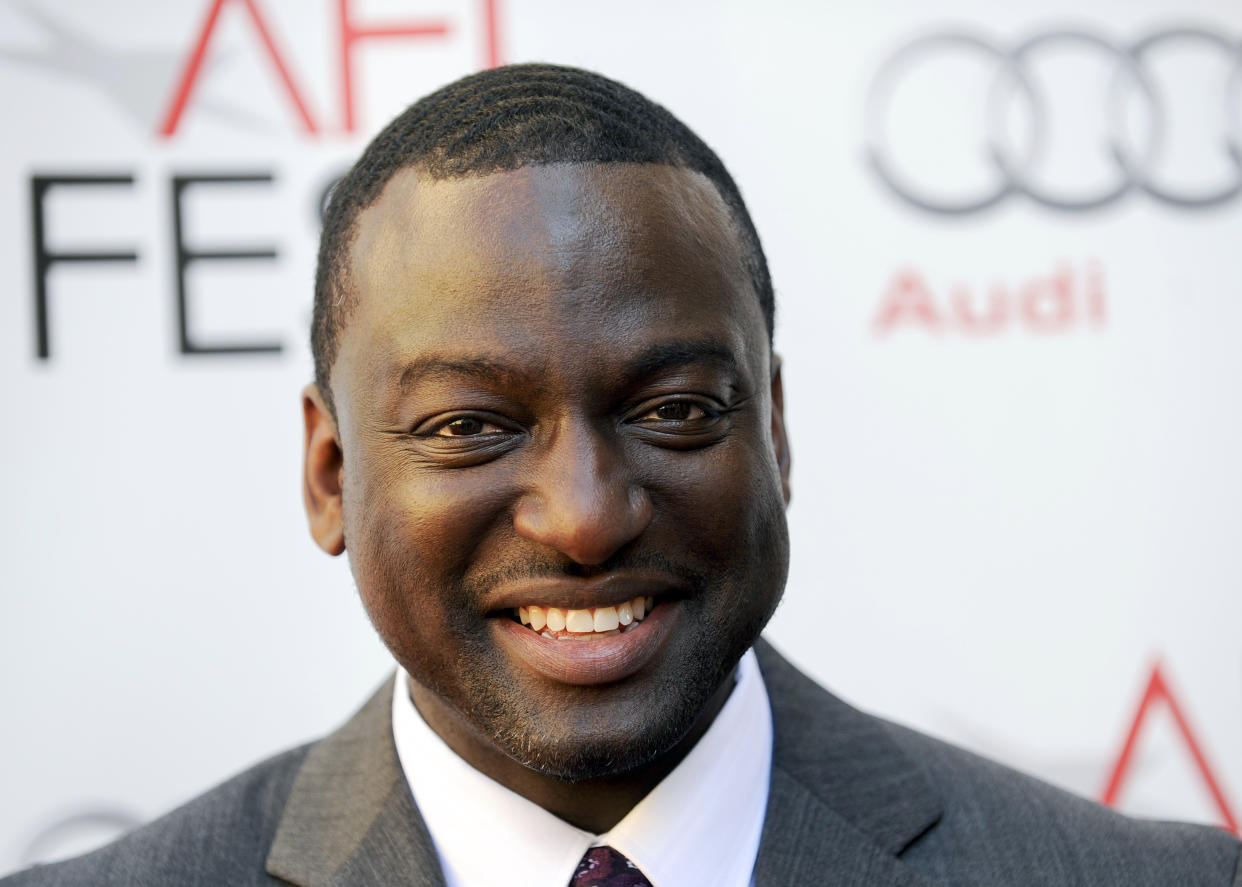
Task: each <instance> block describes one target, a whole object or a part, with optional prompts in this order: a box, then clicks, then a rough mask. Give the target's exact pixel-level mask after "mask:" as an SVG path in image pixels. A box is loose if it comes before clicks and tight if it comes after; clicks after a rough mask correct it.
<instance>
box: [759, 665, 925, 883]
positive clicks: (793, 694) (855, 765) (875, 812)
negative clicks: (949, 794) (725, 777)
mask: <svg viewBox="0 0 1242 887" xmlns="http://www.w3.org/2000/svg"><path fill="white" fill-rule="evenodd" d="M755 651H756V653H757V654H758V656H759V664H760V668H761V669H762V671H763V679H764V684H765V686H766V687H767V691H768V697H769V699H770V700H771V704H772V723H773V734H774V735H773V748H772V781H771V787H770V789H769V792H768V808H767V815H766V817H765V819H764V826H763V838H762V841H761V843H760V847H759V857H758V859H757V860H756V863H755V883H756V885H758V887H769V885H771V887H776V885H785V884H797V883H805V884H820V883H823V884H832V885H841V887H846V885H871V884H884V885H909V887H915V885H918V887H932V885H935V884H937V883H938V882H936V881H934V880H932V879H930V878H928V876H926V875H924V874H922V873H920V872H918V871H917V870H915V869H914V868H912V867H911V866H909V865H907V864H906V863H904V862H902V861H901V860H900V859H899V854H900V853H901V851H903V850H904V849H905V848H906V847H908V846H909V845H910V844H911V843H912V842H913V841H914V840H916V839H917V838H918V837H919V836H921V835H922V834H924V833H925V832H927V831H928V830H929V829H930V828H932V827H934V825H935V824H936V822H937V821H938V820H939V818H940V816H941V806H940V802H939V800H938V799H937V797H936V795H935V793H934V792H933V791H932V789H931V787H930V785H929V784H928V783H927V780H926V779H924V777H923V775H922V774H921V772H920V771H919V770H918V768H917V767H916V766H915V764H914V763H913V762H912V761H911V760H910V759H909V758H908V757H906V755H905V754H904V753H903V752H902V751H901V750H900V749H899V748H898V747H897V746H896V744H895V743H894V742H893V741H892V739H890V738H889V736H888V734H887V733H886V732H885V730H884V728H883V726H881V724H880V722H878V721H877V720H875V719H874V718H871V717H869V716H867V715H864V714H862V713H861V712H858V711H856V710H855V709H853V708H851V707H849V706H848V705H846V704H845V703H843V702H841V701H840V700H839V699H837V698H835V697H834V696H832V695H831V694H829V693H827V692H826V691H825V690H823V689H822V688H821V687H819V686H818V685H817V684H815V683H814V682H812V681H811V680H810V679H808V678H807V677H806V676H805V675H803V674H802V673H801V672H799V671H798V670H797V669H795V668H794V667H793V666H791V665H790V664H789V663H788V662H786V661H785V660H784V659H783V658H781V656H780V655H779V654H777V653H776V651H775V650H773V649H772V647H771V646H770V645H768V644H767V643H766V642H763V641H761V642H760V643H759V644H757V645H756V647H755Z"/></svg>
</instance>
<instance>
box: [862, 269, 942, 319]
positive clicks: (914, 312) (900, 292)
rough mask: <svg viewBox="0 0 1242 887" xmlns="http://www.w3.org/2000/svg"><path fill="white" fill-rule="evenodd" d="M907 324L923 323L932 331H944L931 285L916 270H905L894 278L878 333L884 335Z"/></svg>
mask: <svg viewBox="0 0 1242 887" xmlns="http://www.w3.org/2000/svg"><path fill="white" fill-rule="evenodd" d="M903 322H908V323H915V324H922V325H923V326H925V327H927V329H928V331H929V332H939V330H940V322H941V319H940V315H939V314H938V313H937V312H936V306H935V304H934V303H933V302H932V300H931V293H929V292H928V291H927V284H926V283H924V281H923V278H922V277H920V276H919V274H918V272H916V271H901V272H899V273H898V274H897V276H896V277H894V278H893V282H892V283H891V284H889V287H888V292H886V293H885V294H884V303H883V304H882V305H880V310H879V312H878V313H877V314H876V317H875V331H876V333H878V334H880V335H883V334H884V333H887V332H889V331H890V330H891V329H892V328H893V327H895V326H897V325H898V324H900V323H903Z"/></svg>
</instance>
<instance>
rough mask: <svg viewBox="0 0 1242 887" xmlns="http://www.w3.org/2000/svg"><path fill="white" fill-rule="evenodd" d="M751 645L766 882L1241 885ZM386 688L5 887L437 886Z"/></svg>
mask: <svg viewBox="0 0 1242 887" xmlns="http://www.w3.org/2000/svg"><path fill="white" fill-rule="evenodd" d="M756 649H757V652H758V654H759V662H760V666H761V668H762V670H763V676H764V681H765V683H766V685H767V689H768V695H769V697H770V698H771V700H772V716H773V723H774V726H775V746H774V749H773V761H772V780H771V792H770V795H769V798H768V811H767V818H766V820H765V822H764V827H763V838H762V842H761V844H760V848H759V857H758V860H757V861H756V864H755V882H756V884H758V885H759V887H787V885H819V884H825V885H833V887H849V885H888V887H898V885H902V887H948V885H978V887H1007V885H1032V887H1034V885H1048V887H1051V885H1058V887H1060V885H1082V887H1108V885H1117V887H1122V885H1124V887H1197V885H1204V887H1208V885H1211V887H1242V860H1240V856H1239V851H1240V849H1242V845H1240V844H1239V842H1238V841H1237V840H1236V839H1234V838H1233V837H1232V836H1230V835H1228V834H1226V833H1225V832H1223V831H1221V830H1219V829H1213V828H1207V827H1200V826H1189V825H1170V824H1155V823H1149V822H1141V821H1136V820H1131V819H1128V818H1126V817H1123V816H1120V815H1118V814H1116V813H1113V812H1111V811H1109V810H1106V809H1104V808H1102V807H1100V806H1098V805H1095V804H1092V803H1090V802H1088V801H1085V800H1082V799H1079V798H1076V797H1073V796H1071V795H1068V794H1066V793H1064V792H1061V791H1059V790H1057V789H1054V788H1051V787H1050V786H1048V785H1045V784H1043V783H1041V782H1038V781H1036V780H1034V779H1031V778H1029V777H1026V776H1023V775H1020V774H1018V773H1015V772H1014V771H1012V770H1008V769H1006V768H1004V767H1001V766H999V765H998V764H994V763H991V762H990V761H986V760H983V759H981V758H978V757H975V756H974V755H971V754H969V753H967V752H964V751H961V750H959V749H956V748H953V747H951V746H948V745H945V744H943V743H941V742H937V741H935V740H933V739H929V738H928V737H926V736H922V735H920V734H918V733H915V732H913V731H910V730H907V729H904V728H902V727H898V726H895V725H893V724H889V723H886V722H884V721H880V720H877V719H875V718H873V717H870V716H868V715H865V714H862V713H861V712H858V711H856V710H854V709H852V708H850V707H849V706H848V705H846V704H845V703H843V702H841V701H840V700H838V699H836V698H835V697H833V696H831V695H829V694H828V693H827V692H826V691H824V690H823V689H821V688H820V687H819V686H817V685H816V684H814V683H813V682H812V681H810V680H809V679H808V678H806V677H805V676H804V675H802V674H801V673H800V672H798V671H797V670H796V669H795V668H793V666H791V665H790V664H789V663H788V662H786V661H785V660H784V659H782V658H781V657H780V656H779V655H778V654H777V653H776V652H775V651H774V650H772V648H771V647H770V646H768V645H767V644H765V643H762V642H761V643H760V644H759V645H758V646H757V648H756ZM391 693H392V683H391V681H389V682H388V684H386V685H385V686H384V687H383V688H382V689H381V690H380V691H379V692H378V693H376V694H375V696H374V697H373V698H372V699H371V700H370V702H368V703H367V704H366V705H365V706H364V707H363V708H362V710H361V711H360V712H358V714H357V715H355V716H354V718H353V719H352V720H350V721H349V722H348V723H347V724H345V726H343V727H342V728H341V729H339V730H338V731H337V732H335V733H333V734H332V735H330V736H328V737H327V738H326V739H323V740H321V741H320V742H317V743H315V744H313V745H310V746H307V747H304V748H300V749H296V750H294V751H290V752H287V753H285V754H283V755H280V756H279V757H276V758H273V759H272V760H270V761H267V762H265V763H262V764H260V765H258V766H257V767H255V768H254V769H252V770H249V771H248V772H246V773H243V774H241V775H240V776H237V777H235V778H234V779H232V780H230V781H229V782H226V783H224V784H223V785H221V786H220V787H218V788H216V789H214V790H212V791H211V792H208V793H207V794H206V795H203V796H202V797H200V798H198V799H196V800H194V801H191V802H190V803H189V804H187V805H186V806H184V807H182V808H180V809H179V810H176V811H174V812H173V813H170V814H169V815H167V816H165V817H163V818H162V819H159V820H157V821H155V822H153V823H151V824H149V825H147V826H144V827H143V828H140V829H138V830H136V831H134V832H132V833H131V834H129V835H127V836H126V837H124V838H122V839H121V840H120V841H118V842H116V843H114V844H112V845H110V846H108V847H105V848H104V849H102V850H98V851H96V852H94V853H91V854H88V855H86V856H83V857H79V858H77V859H74V860H70V861H68V862H64V863H59V864H56V865H50V866H45V867H39V868H34V869H30V870H27V871H25V872H21V873H19V874H17V875H16V876H14V877H13V878H12V879H8V880H5V881H3V887H33V885H72V887H101V885H118V887H120V885H125V887H146V885H150V887H181V885H204V887H206V885H212V887H215V885H229V887H233V885H267V887H272V885H281V884H286V882H287V883H291V884H296V885H301V887H345V885H380V887H383V885H394V887H395V885H425V887H433V885H436V887H442V885H443V879H442V876H441V874H440V870H439V865H438V863H437V860H436V853H435V849H434V847H433V846H432V843H431V839H430V837H429V835H428V834H427V829H426V827H425V826H424V824H423V821H422V819H421V817H420V816H419V814H418V811H417V809H416V808H415V806H414V801H413V799H412V798H411V796H410V792H409V789H408V787H407V784H406V781H405V778H404V776H403V774H402V772H401V769H400V766H399V765H398V763H397V757H396V751H395V749H394V747H393V742H392V731H391V719H390V699H391ZM687 852H710V848H698V849H697V851H696V850H692V849H690V848H687ZM661 887H678V885H661Z"/></svg>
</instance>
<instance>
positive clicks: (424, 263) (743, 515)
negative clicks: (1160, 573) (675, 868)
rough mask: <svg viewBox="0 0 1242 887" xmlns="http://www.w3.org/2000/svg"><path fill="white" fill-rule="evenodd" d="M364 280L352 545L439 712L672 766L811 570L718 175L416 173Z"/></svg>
mask: <svg viewBox="0 0 1242 887" xmlns="http://www.w3.org/2000/svg"><path fill="white" fill-rule="evenodd" d="M352 279H353V285H354V286H355V287H356V289H357V293H358V298H359V301H358V305H357V308H356V310H355V311H354V312H353V313H352V315H351V316H350V318H349V321H348V326H347V327H346V330H345V332H344V335H343V338H342V341H341V348H340V352H339V356H338V359H337V362H336V364H335V366H334V368H333V376H332V379H333V383H332V384H333V392H334V396H335V401H336V404H337V407H338V419H339V423H338V425H337V435H336V440H337V441H338V443H339V451H340V459H341V461H340V466H339V472H338V474H339V477H340V478H341V484H342V486H341V490H342V493H341V497H340V508H341V513H342V515H343V532H344V544H345V546H346V548H347V549H348V551H349V553H350V563H351V566H352V570H353V574H354V577H355V579H356V581H357V584H358V589H359V591H360V593H361V596H362V600H363V603H364V605H365V607H366V609H367V612H368V613H369V614H370V617H371V619H372V621H373V622H374V624H375V627H376V629H377V630H378V631H379V633H380V635H381V636H382V638H383V639H384V642H385V643H386V644H387V645H388V647H389V648H390V649H391V650H392V652H393V654H394V655H395V656H396V658H397V660H398V661H399V662H400V663H401V665H402V666H404V667H405V669H406V670H407V671H408V672H409V673H410V675H411V677H412V678H413V681H414V697H415V700H416V702H418V704H419V707H420V710H421V711H422V712H423V715H424V717H426V718H427V720H428V721H429V722H430V723H431V724H432V725H433V726H434V727H436V728H437V729H438V730H439V731H440V732H441V734H442V735H444V734H449V733H451V734H453V735H452V737H447V736H446V738H449V740H450V744H452V745H454V746H455V747H457V748H458V751H459V752H463V748H462V747H461V746H463V745H465V746H470V745H474V746H477V747H480V748H483V747H485V746H487V745H489V744H490V745H492V746H494V747H498V748H499V749H500V750H502V751H503V752H504V753H505V754H506V755H507V756H508V757H510V758H512V759H515V760H517V761H519V762H520V763H522V764H524V765H525V766H527V767H529V768H532V769H534V770H536V771H538V772H541V773H545V774H548V775H554V776H558V777H561V778H567V779H584V778H589V777H597V776H601V775H606V774H611V773H620V772H624V771H626V770H629V769H631V768H633V767H636V766H638V765H640V764H643V763H645V762H648V761H651V760H653V759H655V758H657V757H658V756H659V755H661V754H662V753H663V752H665V751H667V750H668V749H670V748H671V747H672V746H673V745H674V744H675V743H677V742H678V740H680V739H681V738H682V737H683V736H685V735H686V734H687V732H688V731H690V730H691V729H692V727H694V726H695V723H696V721H698V720H699V719H700V718H702V717H704V711H705V710H706V708H707V706H708V703H709V700H710V699H712V698H713V694H716V691H717V690H718V688H720V687H721V685H722V682H723V681H724V680H725V678H726V677H728V676H729V674H730V673H731V670H732V669H733V667H734V666H735V664H736V662H737V659H738V658H739V656H740V655H741V654H742V653H743V652H744V651H745V650H746V649H747V647H749V646H750V645H751V644H752V643H753V642H754V640H755V638H756V637H757V636H758V633H759V631H760V629H761V628H762V627H763V625H764V624H765V623H766V621H767V620H768V618H769V616H770V615H771V614H772V611H773V609H774V608H775V606H776V604H777V602H778V600H779V598H780V595H781V592H782V589H783V587H784V582H785V575H786V568H787V560H788V536H787V530H786V525H785V516H784V506H785V500H784V496H783V493H782V483H783V481H787V461H786V459H785V452H786V451H785V439H784V431H783V424H782V419H781V416H780V413H779V406H780V405H779V376H778V375H776V374H774V372H773V367H772V363H771V357H770V354H769V348H768V344H767V338H766V332H765V328H764V323H763V319H762V314H761V312H760V308H759V305H758V300H757V298H756V296H755V294H754V292H753V290H752V288H751V286H750V283H749V278H748V277H747V275H746V274H745V272H744V270H743V267H742V262H741V259H740V255H739V246H738V243H737V238H736V237H735V236H734V233H733V229H732V226H731V224H730V221H729V216H728V212H727V210H726V208H725V206H724V204H723V202H722V201H721V199H720V197H719V195H718V194H717V192H716V190H715V188H714V187H713V186H712V185H711V183H710V182H709V181H708V180H707V179H706V178H704V177H702V176H699V175H698V174H695V173H691V172H687V171H685V170H679V169H675V168H671V167H666V166H656V165H631V164H611V165H589V164H562V165H552V166H542V167H528V168H524V169H520V170H516V171H512V172H501V173H496V174H493V175H488V176H480V177H473V178H464V179H454V180H447V181H431V180H429V179H428V178H426V177H423V176H420V174H419V173H418V172H416V171H413V170H409V171H405V172H402V173H399V174H398V175H396V176H395V177H394V178H393V180H392V181H391V182H390V183H389V184H388V186H387V187H386V189H385V190H384V192H383V194H382V196H381V197H380V199H379V200H378V202H377V203H376V204H375V205H374V206H373V207H371V208H370V209H368V210H367V211H365V212H364V213H363V214H362V216H361V217H360V220H359V226H358V232H357V237H356V240H355V243H354V247H353V252H352ZM774 392H775V394H776V402H775V405H774V398H773V394H774ZM647 599H650V601H648V600H647ZM640 601H641V602H642V603H640ZM650 603H653V604H654V606H650V607H649V612H646V613H643V612H641V611H642V610H643V609H644V608H646V607H647V606H648V605H649V604H650ZM532 608H533V609H532ZM571 611H586V612H587V614H588V616H589V619H587V622H586V623H584V622H583V620H584V618H585V617H583V616H582V615H581V614H580V612H579V614H578V615H574V614H573V613H572V612H571ZM627 611H628V612H627ZM640 615H641V616H642V617H643V618H642V619H641V620H639V619H638V618H636V617H638V616H640ZM561 616H564V617H566V618H568V620H569V625H568V626H566V627H564V628H562V627H561V626H560V621H561V620H560V617H561ZM627 617H628V624H625V623H626V622H627ZM522 618H526V619H531V620H532V624H531V625H524V624H523V622H522ZM614 620H615V621H616V626H615V629H614V628H613V621H614ZM540 622H546V624H544V625H543V626H542V627H541V628H540V629H539V630H536V628H535V626H538V625H539V623H540ZM584 624H585V625H586V626H587V627H588V628H590V629H591V631H590V632H589V633H588V632H585V631H583V630H582V629H583V627H584ZM596 626H599V627H600V630H599V631H595V630H594V629H595V627H596ZM548 635H550V636H548ZM566 635H571V636H566ZM717 696H719V694H717ZM711 715H712V716H714V710H713V711H711ZM463 753H464V754H465V756H466V757H467V759H470V757H471V754H470V752H469V751H468V750H467V751H464V752H463Z"/></svg>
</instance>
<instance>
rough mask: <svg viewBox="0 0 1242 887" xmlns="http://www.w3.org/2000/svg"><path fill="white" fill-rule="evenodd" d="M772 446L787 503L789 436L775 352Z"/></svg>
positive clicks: (779, 360)
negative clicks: (786, 430)
mask: <svg viewBox="0 0 1242 887" xmlns="http://www.w3.org/2000/svg"><path fill="white" fill-rule="evenodd" d="M772 448H773V450H774V451H775V452H776V464H777V467H778V468H780V472H781V492H783V493H784V495H785V504H786V505H788V504H789V499H790V497H791V495H792V491H791V489H790V486H789V466H790V461H791V460H790V453H789V437H788V436H787V435H786V433H785V390H784V386H783V384H782V382H781V359H780V358H779V357H778V356H776V355H775V354H774V355H772Z"/></svg>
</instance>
